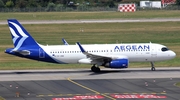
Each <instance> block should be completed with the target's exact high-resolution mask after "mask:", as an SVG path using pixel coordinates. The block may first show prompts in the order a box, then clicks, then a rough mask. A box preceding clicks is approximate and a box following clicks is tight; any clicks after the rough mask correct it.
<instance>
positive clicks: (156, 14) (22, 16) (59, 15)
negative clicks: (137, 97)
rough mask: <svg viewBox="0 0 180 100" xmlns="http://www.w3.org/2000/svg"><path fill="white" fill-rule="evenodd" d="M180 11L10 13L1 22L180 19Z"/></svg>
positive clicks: (4, 15)
mask: <svg viewBox="0 0 180 100" xmlns="http://www.w3.org/2000/svg"><path fill="white" fill-rule="evenodd" d="M179 13H180V11H179V10H149V11H147V10H145V11H136V12H133V13H124V12H123V13H122V12H9V13H0V16H1V17H0V20H6V19H9V18H16V19H18V20H74V19H76V20H77V19H129V18H180V14H179Z"/></svg>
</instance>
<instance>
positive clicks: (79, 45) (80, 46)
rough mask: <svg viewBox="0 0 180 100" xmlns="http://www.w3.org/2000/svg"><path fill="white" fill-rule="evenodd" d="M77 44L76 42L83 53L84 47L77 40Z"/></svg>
mask: <svg viewBox="0 0 180 100" xmlns="http://www.w3.org/2000/svg"><path fill="white" fill-rule="evenodd" d="M77 44H78V46H79V48H80V50H81V52H82V53H85V52H86V51H85V50H84V48H83V47H82V46H81V44H80V43H79V42H77Z"/></svg>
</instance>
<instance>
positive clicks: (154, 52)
mask: <svg viewBox="0 0 180 100" xmlns="http://www.w3.org/2000/svg"><path fill="white" fill-rule="evenodd" d="M156 57H157V50H156V46H155V45H151V58H156Z"/></svg>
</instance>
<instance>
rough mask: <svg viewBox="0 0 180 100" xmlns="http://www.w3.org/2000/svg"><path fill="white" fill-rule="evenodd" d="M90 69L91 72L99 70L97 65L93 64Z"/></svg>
mask: <svg viewBox="0 0 180 100" xmlns="http://www.w3.org/2000/svg"><path fill="white" fill-rule="evenodd" d="M91 71H93V72H100V71H101V70H100V68H99V67H97V66H96V65H95V64H94V65H93V66H92V67H91Z"/></svg>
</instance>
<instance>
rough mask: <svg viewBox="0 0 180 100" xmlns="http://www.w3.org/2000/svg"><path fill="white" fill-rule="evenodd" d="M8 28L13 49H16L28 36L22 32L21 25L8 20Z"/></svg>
mask: <svg viewBox="0 0 180 100" xmlns="http://www.w3.org/2000/svg"><path fill="white" fill-rule="evenodd" d="M9 29H10V31H11V35H12V39H13V43H14V46H15V48H14V50H18V49H19V48H20V47H21V46H22V44H23V42H24V41H25V40H26V39H27V38H28V36H27V35H26V34H25V33H24V31H23V30H22V29H21V27H20V26H19V25H17V24H16V23H14V22H10V21H9Z"/></svg>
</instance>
